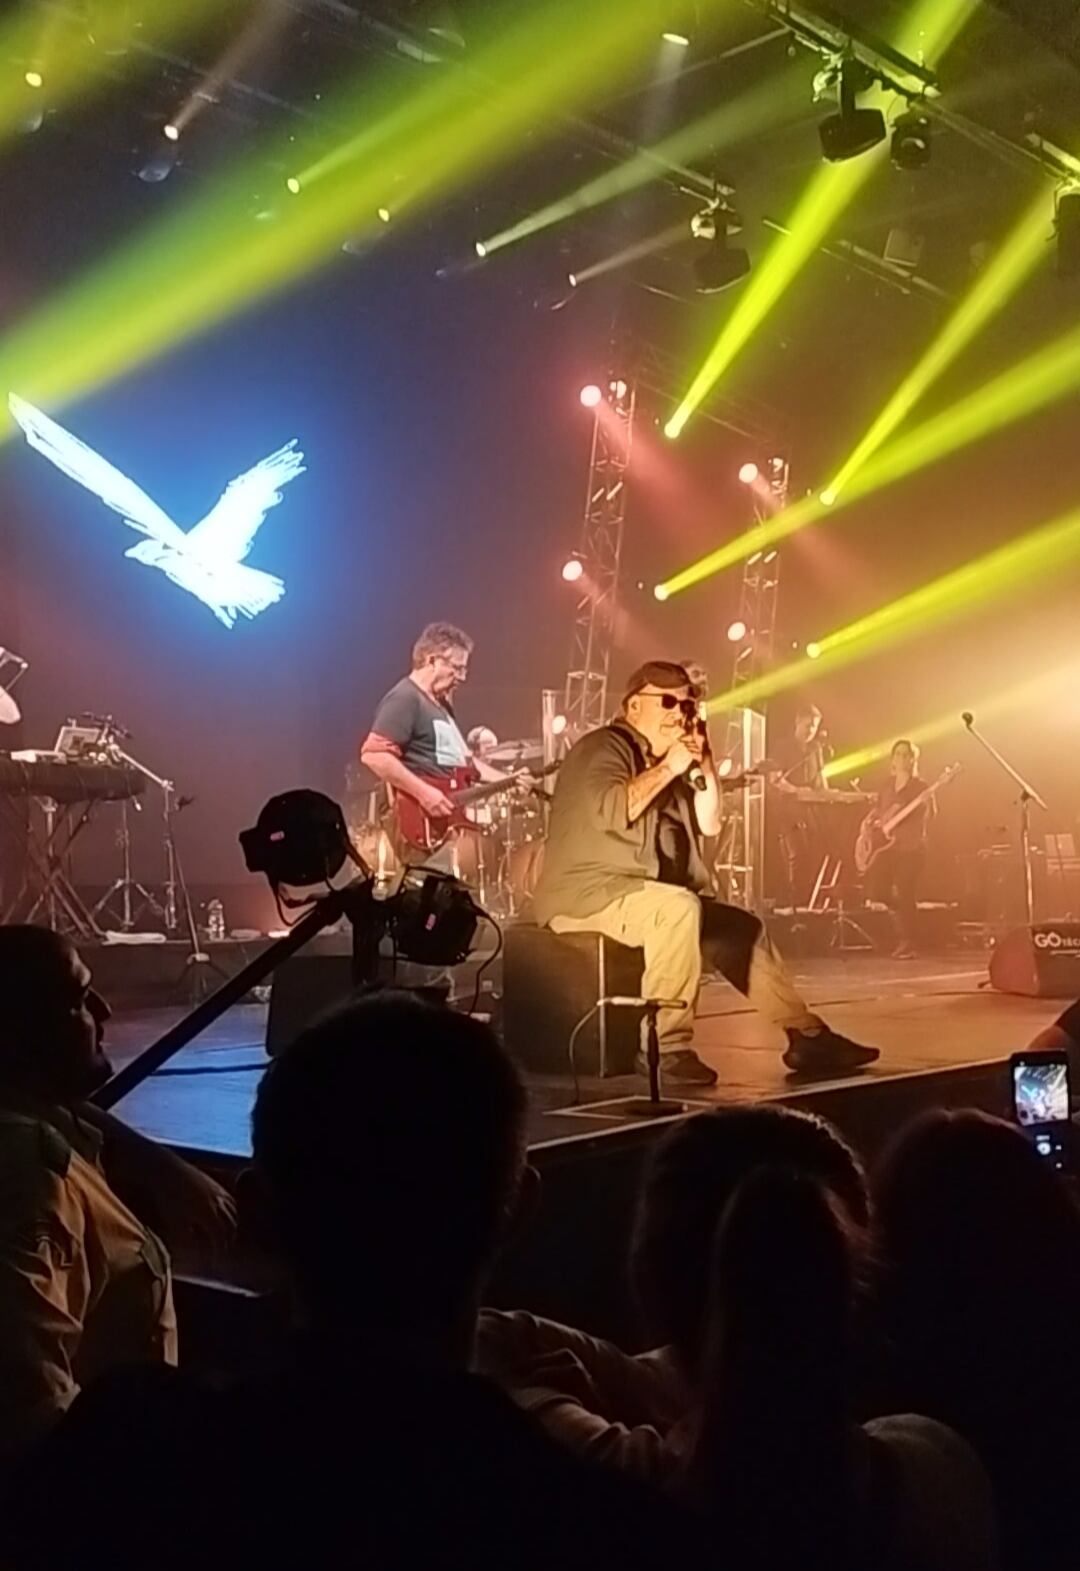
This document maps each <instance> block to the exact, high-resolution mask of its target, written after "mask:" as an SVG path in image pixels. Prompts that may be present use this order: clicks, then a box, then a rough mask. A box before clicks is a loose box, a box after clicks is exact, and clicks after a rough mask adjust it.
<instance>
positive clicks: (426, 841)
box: [394, 764, 505, 852]
mask: <svg viewBox="0 0 1080 1571" xmlns="http://www.w3.org/2000/svg"><path fill="white" fill-rule="evenodd" d="M419 778H420V779H421V780H423V782H424V784H425V785H432V786H435V787H436V789H437V790H439V791H442V792H444V793H445V795H446V796H448V797H450V798H452V799H453V801H454V811H453V813H452V814H451V815H450V817H449V818H432V817H430V816H429V814H427V813H425V812H424V809H423V808H422V807H421V806H420V803H419V802H418V801H417V800H416V798H415V797H414V796H407V795H406V793H405V792H404V791H396V792H395V793H394V818H395V820H396V822H397V830H398V835H399V836H400V838H401V839H402V840H403V841H404V842H405V844H406V845H407V846H409V847H411V848H412V849H413V850H415V851H427V852H431V851H437V850H438V849H439V847H440V846H442V845H445V843H446V841H447V840H449V838H450V836H451V834H452V833H453V832H454V830H455V829H472V828H475V827H476V826H475V825H474V824H473V823H472V822H471V821H470V820H469V819H468V818H467V817H466V816H465V808H466V806H467V805H468V804H469V803H470V802H474V801H476V799H477V795H483V796H486V795H487V792H488V790H492V789H494V790H499V789H505V788H504V787H503V786H502V784H501V783H500V784H499V785H496V786H495V787H490V786H489V787H487V788H486V789H485V788H484V787H482V786H481V787H478V786H477V781H478V780H479V778H480V776H479V775H478V774H477V772H476V770H475V769H473V768H472V766H471V765H468V764H466V765H463V766H461V767H460V768H457V769H453V770H451V772H450V774H449V775H420V776H419Z"/></svg>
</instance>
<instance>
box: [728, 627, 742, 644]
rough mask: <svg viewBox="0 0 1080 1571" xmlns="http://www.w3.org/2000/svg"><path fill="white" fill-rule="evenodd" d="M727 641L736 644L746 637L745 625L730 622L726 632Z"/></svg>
mask: <svg viewBox="0 0 1080 1571" xmlns="http://www.w3.org/2000/svg"><path fill="white" fill-rule="evenodd" d="M727 636H728V641H729V642H730V643H733V644H737V643H738V642H739V640H740V639H741V638H745V637H746V623H745V622H732V623H731V625H730V626H729V628H728V630H727Z"/></svg>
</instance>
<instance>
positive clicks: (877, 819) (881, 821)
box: [855, 764, 963, 873]
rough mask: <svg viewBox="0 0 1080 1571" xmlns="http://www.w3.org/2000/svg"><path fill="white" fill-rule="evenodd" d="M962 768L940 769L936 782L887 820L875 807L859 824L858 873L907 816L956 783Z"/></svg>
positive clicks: (886, 844) (884, 848)
mask: <svg viewBox="0 0 1080 1571" xmlns="http://www.w3.org/2000/svg"><path fill="white" fill-rule="evenodd" d="M962 768H963V765H962V764H950V765H949V767H948V769H943V770H942V771H941V773H940V775H938V777H937V779H936V780H935V781H933V782H932V784H930V785H928V786H927V787H926V788H925V790H923V791H920V792H919V794H918V796H913V797H912V799H911V801H910V802H905V804H904V806H903V807H898V808H896V809H894V811H893V812H891V813H889V815H888V816H887V817H886V818H882V817H881V815H880V814H879V812H878V810H877V809H876V808H875V809H874V810H873V812H870V813H867V815H866V817H865V818H864V819H863V821H862V823H861V824H860V825H859V835H858V839H857V840H856V841H855V866H856V867H857V868H858V870H859V872H860V873H868V872H869V871H870V869H871V868H872V867H873V865H874V863H875V862H876V861H877V859H878V857H879V856H880V855H881V853H882V852H883V851H887V850H888V849H889V847H890V846H891V845H892V844H893V843H894V839H895V835H896V830H897V828H898V827H899V825H900V824H902V823H903V822H904V819H905V818H908V817H910V815H911V814H912V813H915V812H917V811H918V810H919V808H920V807H922V805H923V803H924V802H928V801H929V800H930V799H931V797H932V796H934V794H935V793H936V792H938V791H940V790H941V788H942V786H945V785H948V783H949V781H950V780H955V779H956V777H957V775H958V774H959V773H960V771H961V769H962Z"/></svg>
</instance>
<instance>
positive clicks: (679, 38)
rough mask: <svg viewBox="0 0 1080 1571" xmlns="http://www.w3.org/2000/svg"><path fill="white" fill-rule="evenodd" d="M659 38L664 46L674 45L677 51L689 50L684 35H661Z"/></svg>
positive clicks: (671, 33)
mask: <svg viewBox="0 0 1080 1571" xmlns="http://www.w3.org/2000/svg"><path fill="white" fill-rule="evenodd" d="M660 37H661V38H662V39H663V40H664V42H665V44H674V45H675V47H676V48H677V49H689V48H690V40H689V38H687V36H686V34H685V33H675V32H670V33H661V34H660Z"/></svg>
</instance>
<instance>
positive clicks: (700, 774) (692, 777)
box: [686, 764, 709, 791]
mask: <svg viewBox="0 0 1080 1571" xmlns="http://www.w3.org/2000/svg"><path fill="white" fill-rule="evenodd" d="M686 778H687V780H689V782H690V784H691V785H692V786H693V788H694V790H695V791H707V790H708V788H709V782H708V781H707V780H706V778H705V771H704V769H702V767H701V765H700V764H691V765H690V768H689V769H688V770H687V771H686Z"/></svg>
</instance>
